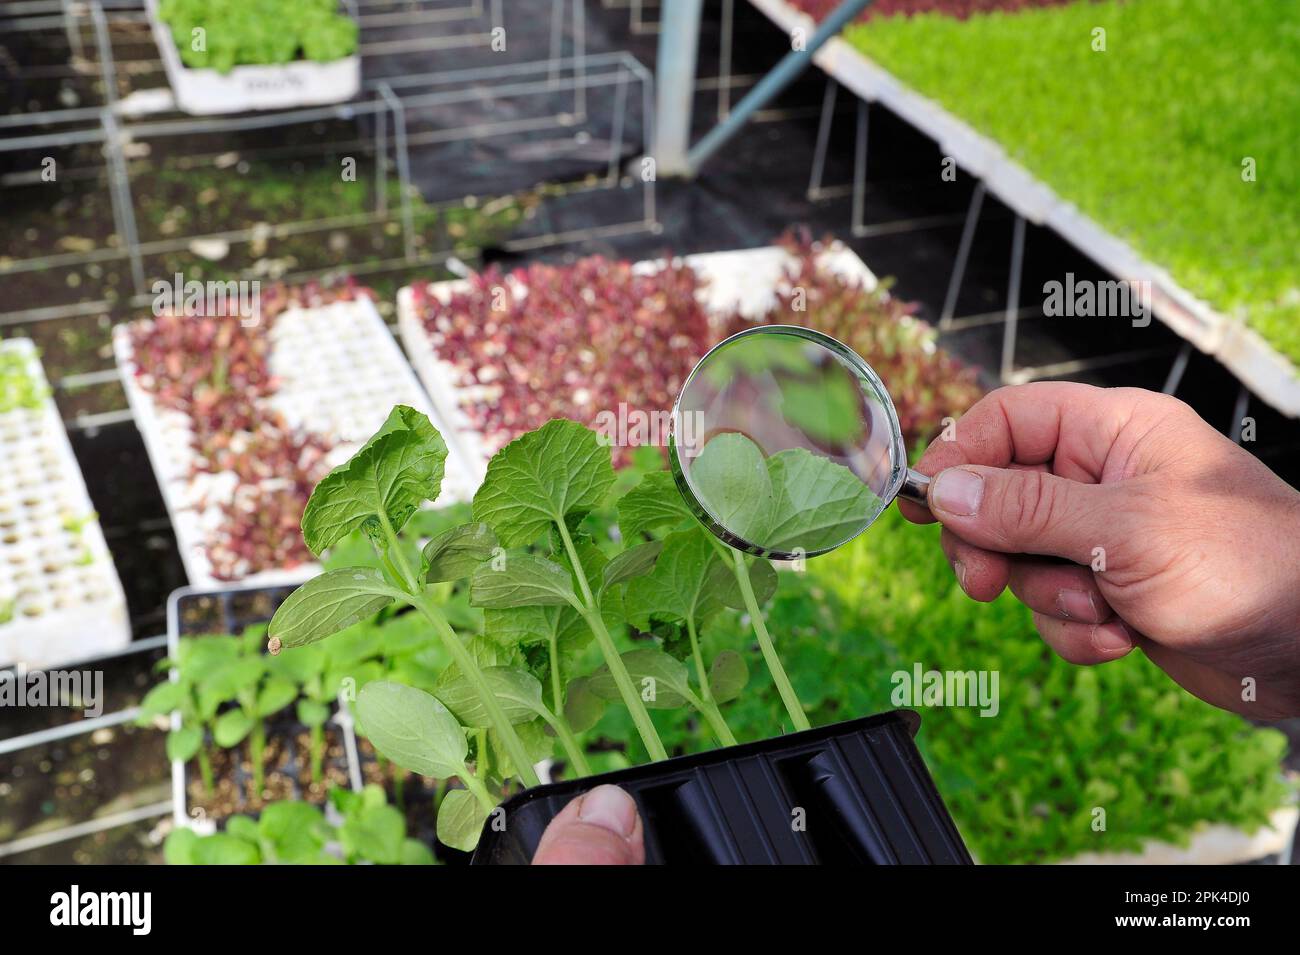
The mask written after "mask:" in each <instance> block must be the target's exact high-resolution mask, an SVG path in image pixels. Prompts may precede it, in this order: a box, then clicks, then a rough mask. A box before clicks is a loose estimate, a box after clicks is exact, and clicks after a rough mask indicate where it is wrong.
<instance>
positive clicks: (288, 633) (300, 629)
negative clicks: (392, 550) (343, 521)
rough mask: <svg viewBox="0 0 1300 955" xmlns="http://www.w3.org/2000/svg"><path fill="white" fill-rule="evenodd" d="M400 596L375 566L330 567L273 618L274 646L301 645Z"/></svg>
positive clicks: (370, 614) (276, 648) (365, 616)
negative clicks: (334, 568) (335, 568)
mask: <svg viewBox="0 0 1300 955" xmlns="http://www.w3.org/2000/svg"><path fill="white" fill-rule="evenodd" d="M396 596H398V593H397V591H395V590H394V589H393V588H392V587H391V586H389V584H388V582H387V581H386V580H384V575H383V574H381V573H380V572H379V571H377V570H375V569H374V568H373V567H350V568H348V569H346V570H330V571H326V572H325V573H323V574H321V575H320V576H319V577H314V578H312V579H311V580H309V581H307V583H305V584H303V585H302V586H301V587H299V588H298V589H297V590H295V591H294V592H293V593H291V594H290V595H289V597H288V599H287V600H285V602H284V603H282V604H281V605H280V609H279V610H277V611H276V612H275V616H274V617H272V618H271V627H270V630H269V633H270V635H271V648H272V652H273V653H278V652H279V651H280V650H282V649H288V648H292V647H301V646H303V645H305V644H308V643H315V642H316V641H317V640H323V639H325V638H326V637H328V636H330V635H331V634H334V633H338V632H339V631H340V630H343V629H344V628H346V627H350V626H352V625H353V624H354V623H357V622H359V621H362V620H366V619H368V618H370V617H373V616H374V615H375V614H376V613H378V612H379V611H380V610H382V609H383V608H385V607H387V606H388V605H389V604H390V603H392V602H393V599H394V597H396Z"/></svg>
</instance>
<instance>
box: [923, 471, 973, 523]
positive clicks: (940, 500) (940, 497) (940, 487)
mask: <svg viewBox="0 0 1300 955" xmlns="http://www.w3.org/2000/svg"><path fill="white" fill-rule="evenodd" d="M983 496H984V479H983V478H982V477H980V476H979V475H978V474H976V473H975V472H974V471H967V470H966V469H964V468H949V469H948V470H946V471H941V472H939V476H938V477H937V478H935V479H934V486H933V487H932V488H930V503H931V504H933V505H934V506H936V507H937V508H938V509H939V510H941V511H946V512H947V513H949V514H956V515H959V516H964V517H970V516H972V515H974V514H975V512H976V511H978V510H979V508H980V498H982V497H983Z"/></svg>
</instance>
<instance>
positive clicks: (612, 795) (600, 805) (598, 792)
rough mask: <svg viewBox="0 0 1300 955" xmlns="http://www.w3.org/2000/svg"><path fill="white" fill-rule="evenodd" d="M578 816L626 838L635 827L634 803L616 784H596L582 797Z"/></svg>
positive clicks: (584, 820)
mask: <svg viewBox="0 0 1300 955" xmlns="http://www.w3.org/2000/svg"><path fill="white" fill-rule="evenodd" d="M578 818H579V819H580V820H582V821H583V822H586V823H590V824H591V825H593V826H600V828H602V829H608V830H609V831H610V832H612V833H615V834H616V835H619V836H622V837H623V838H624V839H626V838H627V837H628V836H630V835H632V830H633V829H634V828H635V827H636V803H635V802H634V801H633V800H632V797H631V796H629V795H628V794H627V793H625V792H623V790H621V789H619V788H618V787H617V786H597V787H596V788H595V789H593V790H592V791H591V792H589V793H587V795H585V796H583V797H582V808H581V809H579V810H578Z"/></svg>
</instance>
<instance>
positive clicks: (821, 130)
mask: <svg viewBox="0 0 1300 955" xmlns="http://www.w3.org/2000/svg"><path fill="white" fill-rule="evenodd" d="M839 86H840V85H839V83H837V82H835V80H834V78H833V77H829V76H828V77H826V93H825V95H824V96H823V97H822V118H821V122H820V123H818V124H817V148H816V150H815V151H814V152H813V167H812V175H811V176H810V177H809V179H808V201H809V202H816V201H817V200H818V199H820V198H822V177H823V176H825V175H826V153H827V151H828V150H829V149H830V144H831V123H832V122H833V121H834V119H835V93H836V91H837V90H838V89H839Z"/></svg>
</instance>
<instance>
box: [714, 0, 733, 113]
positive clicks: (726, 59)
mask: <svg viewBox="0 0 1300 955" xmlns="http://www.w3.org/2000/svg"><path fill="white" fill-rule="evenodd" d="M735 5H736V0H722V37H721V40H720V45H719V49H718V76H719V79H720V81H721V82H719V84H718V122H722V121H723V120H724V119H726V118H727V114H728V113H730V112H731V45H732V38H733V34H734V33H735V13H736V11H735Z"/></svg>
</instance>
